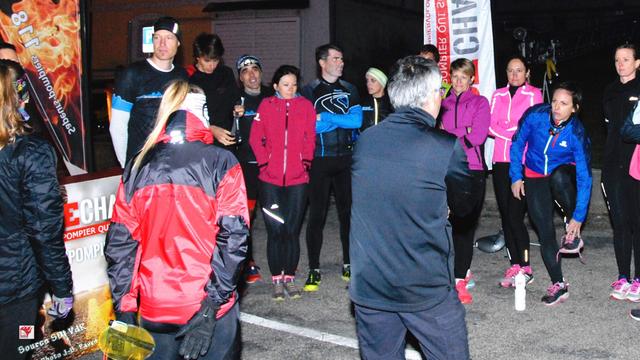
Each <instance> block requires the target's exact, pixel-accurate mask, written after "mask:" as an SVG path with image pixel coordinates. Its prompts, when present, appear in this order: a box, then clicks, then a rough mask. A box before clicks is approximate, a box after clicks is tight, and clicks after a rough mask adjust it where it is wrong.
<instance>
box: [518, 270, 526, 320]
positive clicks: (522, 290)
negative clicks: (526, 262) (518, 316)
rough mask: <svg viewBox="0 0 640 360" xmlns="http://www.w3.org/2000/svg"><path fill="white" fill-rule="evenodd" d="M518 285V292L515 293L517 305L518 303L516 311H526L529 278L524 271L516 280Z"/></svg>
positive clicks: (519, 273)
mask: <svg viewBox="0 0 640 360" xmlns="http://www.w3.org/2000/svg"><path fill="white" fill-rule="evenodd" d="M515 283H516V292H515V298H516V299H515V303H516V311H524V310H525V309H526V308H527V290H526V285H527V284H526V283H527V278H526V277H525V276H524V271H522V270H520V272H518V275H516V278H515Z"/></svg>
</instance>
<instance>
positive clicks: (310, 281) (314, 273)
mask: <svg viewBox="0 0 640 360" xmlns="http://www.w3.org/2000/svg"><path fill="white" fill-rule="evenodd" d="M320 280H321V276H320V270H318V269H311V270H309V276H308V277H307V281H306V282H305V283H304V287H303V288H302V290H304V291H318V289H319V288H320Z"/></svg>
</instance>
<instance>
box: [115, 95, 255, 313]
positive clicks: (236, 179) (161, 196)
mask: <svg viewBox="0 0 640 360" xmlns="http://www.w3.org/2000/svg"><path fill="white" fill-rule="evenodd" d="M191 96H202V97H203V99H204V95H199V94H189V95H188V96H187V100H188V99H189V97H191ZM205 122H206V120H205V119H204V117H203V116H202V108H200V109H199V111H198V110H193V112H192V111H189V110H179V111H177V112H175V113H174V114H173V115H172V117H171V118H170V119H169V122H168V124H167V127H166V130H165V132H164V133H163V135H161V136H160V138H159V140H158V144H157V145H156V146H155V147H154V148H153V149H152V150H151V151H149V153H147V155H146V156H145V160H144V162H143V163H142V164H141V165H140V167H139V168H138V169H133V168H132V163H133V161H130V162H129V164H127V166H126V167H125V170H124V174H123V176H122V182H121V184H120V187H119V189H118V194H117V200H116V204H115V207H114V211H113V217H112V219H111V226H110V227H109V231H108V233H107V239H106V244H105V256H106V259H107V264H108V268H107V273H108V276H109V282H110V285H111V293H112V297H113V302H114V307H115V310H116V311H119V312H136V311H139V313H140V315H141V317H143V318H144V319H145V320H148V321H153V322H159V323H169V324H186V323H187V321H188V320H189V319H190V318H191V317H192V315H193V314H194V313H195V312H197V311H198V310H199V308H200V303H201V301H202V300H203V299H204V297H205V296H209V297H210V298H211V299H212V300H213V301H214V302H215V303H217V304H219V305H220V310H219V311H218V317H221V316H223V315H224V314H225V313H226V312H227V311H228V310H229V309H230V308H231V307H232V306H233V305H234V303H235V301H236V298H237V295H236V284H237V279H238V276H239V270H240V267H241V265H242V262H243V261H244V260H245V257H246V252H247V242H246V240H247V235H248V234H249V215H248V210H247V196H246V190H245V185H244V179H243V177H242V170H241V169H240V165H239V164H238V162H237V160H236V159H235V157H234V156H233V155H232V154H231V153H230V152H228V151H226V150H224V149H221V148H219V147H216V146H214V145H212V143H213V137H212V135H211V132H210V131H209V129H208V127H207V126H206V125H205ZM207 124H208V123H207Z"/></svg>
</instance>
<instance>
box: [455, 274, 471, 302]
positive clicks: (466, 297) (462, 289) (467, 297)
mask: <svg viewBox="0 0 640 360" xmlns="http://www.w3.org/2000/svg"><path fill="white" fill-rule="evenodd" d="M456 291H457V292H458V299H460V302H461V303H463V304H465V305H466V304H471V303H473V297H472V296H471V293H469V290H467V281H466V280H465V279H456Z"/></svg>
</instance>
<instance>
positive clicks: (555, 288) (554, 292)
mask: <svg viewBox="0 0 640 360" xmlns="http://www.w3.org/2000/svg"><path fill="white" fill-rule="evenodd" d="M568 298H569V284H567V283H560V282H557V283H555V284H552V285H551V286H549V287H548V288H547V294H546V295H545V296H543V297H542V303H543V304H545V305H547V306H553V305H556V304H560V303H563V302H565V301H566V300H567V299H568Z"/></svg>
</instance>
